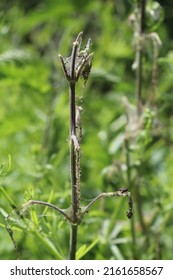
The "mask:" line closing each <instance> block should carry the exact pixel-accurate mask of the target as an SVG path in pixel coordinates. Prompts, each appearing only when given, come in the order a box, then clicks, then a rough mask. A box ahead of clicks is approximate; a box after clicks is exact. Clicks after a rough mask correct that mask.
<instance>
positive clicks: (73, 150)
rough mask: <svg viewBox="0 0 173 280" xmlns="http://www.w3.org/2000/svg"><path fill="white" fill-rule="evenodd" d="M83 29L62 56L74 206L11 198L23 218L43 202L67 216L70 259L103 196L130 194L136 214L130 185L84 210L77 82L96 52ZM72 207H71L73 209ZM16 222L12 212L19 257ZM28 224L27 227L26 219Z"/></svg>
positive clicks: (130, 211)
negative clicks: (86, 218) (80, 229)
mask: <svg viewBox="0 0 173 280" xmlns="http://www.w3.org/2000/svg"><path fill="white" fill-rule="evenodd" d="M82 34H83V33H82V32H80V33H79V35H78V36H77V38H76V40H75V42H74V43H73V46H72V53H71V56H70V57H68V58H63V57H62V56H61V55H59V57H60V60H61V63H62V68H63V70H64V74H65V76H66V79H67V81H68V84H69V99H70V141H69V142H70V178H71V206H70V207H69V208H68V209H61V208H59V207H57V206H55V205H54V204H51V203H48V202H44V201H39V200H29V201H28V202H26V203H25V204H23V205H22V206H21V207H20V208H19V209H18V208H16V206H15V205H14V204H13V203H12V201H11V200H10V199H9V198H8V200H9V202H10V204H11V207H12V208H15V210H14V211H15V213H16V214H17V216H18V217H19V218H23V214H24V212H25V211H26V210H27V209H28V208H30V207H31V206H32V205H42V206H46V207H49V208H52V209H54V210H55V211H57V212H58V213H60V214H61V215H63V216H64V218H65V219H66V220H67V221H68V222H69V223H70V224H71V233H70V249H69V259H71V260H74V259H76V248H77V234H78V226H79V224H80V222H81V219H82V218H83V217H84V216H85V214H86V213H88V211H89V209H90V208H91V206H92V205H93V204H94V203H95V202H96V201H97V200H99V199H100V198H106V197H113V196H121V197H128V206H129V207H128V210H127V212H126V215H127V217H128V218H129V219H131V217H132V215H133V201H132V197H131V193H130V192H129V191H128V188H124V187H122V188H120V189H119V190H118V191H116V192H108V193H105V192H104V193H101V194H99V195H98V196H96V197H95V198H94V199H93V200H92V201H91V202H90V203H89V204H88V205H87V206H86V207H84V208H83V209H81V207H80V197H81V194H80V176H81V169H80V157H81V148H80V142H81V139H82V127H81V112H82V107H81V106H77V105H76V83H77V82H78V79H79V78H80V77H81V78H83V80H84V86H85V84H86V82H87V80H88V77H89V74H90V70H91V66H92V58H93V53H90V46H91V39H89V40H88V42H87V45H86V48H85V49H84V50H82V51H81V50H80V47H81V43H82ZM69 209H70V210H69ZM10 220H11V221H13V222H16V220H15V219H13V217H12V215H9V216H8V217H7V219H6V228H7V231H8V233H9V235H10V237H11V239H12V242H13V244H14V247H15V249H16V253H17V257H18V255H19V251H18V248H17V244H16V242H15V239H14V236H13V231H12V229H11V227H10V226H9V221H10ZM23 221H24V227H25V219H23Z"/></svg>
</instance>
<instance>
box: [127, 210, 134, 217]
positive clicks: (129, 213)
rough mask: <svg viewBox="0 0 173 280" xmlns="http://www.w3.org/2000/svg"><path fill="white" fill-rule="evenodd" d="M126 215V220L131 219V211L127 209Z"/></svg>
mask: <svg viewBox="0 0 173 280" xmlns="http://www.w3.org/2000/svg"><path fill="white" fill-rule="evenodd" d="M126 215H127V218H128V219H131V218H132V216H133V212H132V209H129V210H128V211H127V212H126Z"/></svg>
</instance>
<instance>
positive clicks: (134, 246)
mask: <svg viewBox="0 0 173 280" xmlns="http://www.w3.org/2000/svg"><path fill="white" fill-rule="evenodd" d="M124 144H125V155H126V165H127V186H128V188H129V189H130V190H131V189H132V187H133V186H132V179H131V160H130V152H129V150H130V149H129V139H128V138H126V139H125V140H124ZM131 233H132V252H133V258H134V259H138V252H137V243H136V231H135V224H134V219H131Z"/></svg>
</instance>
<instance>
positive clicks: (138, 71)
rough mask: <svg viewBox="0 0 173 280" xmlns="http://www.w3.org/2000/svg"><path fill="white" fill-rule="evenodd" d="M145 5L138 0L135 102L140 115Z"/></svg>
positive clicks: (142, 0)
mask: <svg viewBox="0 0 173 280" xmlns="http://www.w3.org/2000/svg"><path fill="white" fill-rule="evenodd" d="M145 6H146V0H139V11H140V12H139V30H138V35H137V36H138V37H137V46H136V65H137V67H136V102H137V114H138V115H139V116H140V115H141V112H142V70H143V69H142V56H143V53H142V45H143V35H144V23H145Z"/></svg>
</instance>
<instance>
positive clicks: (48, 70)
mask: <svg viewBox="0 0 173 280" xmlns="http://www.w3.org/2000/svg"><path fill="white" fill-rule="evenodd" d="M159 2H160V3H161V4H162V5H163V6H160V5H159ZM166 2H167V3H165V1H158V2H153V1H149V6H148V10H147V13H148V14H147V16H148V24H147V26H146V30H147V31H146V32H151V31H155V32H157V33H158V35H159V37H160V39H161V41H162V46H161V48H160V53H159V59H158V76H159V84H158V88H157V91H156V96H155V107H156V112H155V114H154V115H153V112H151V111H150V110H149V111H147V110H146V111H145V115H144V119H145V129H144V131H140V133H139V134H138V137H137V140H136V142H135V143H134V145H131V146H130V147H129V153H130V157H131V162H132V164H133V167H132V168H131V169H132V172H131V176H132V183H133V182H134V180H135V178H136V176H137V175H136V174H138V175H140V178H139V179H140V193H141V198H142V206H143V214H142V215H143V219H144V222H145V225H146V231H145V233H144V231H143V230H142V228H141V224H140V221H139V216H138V211H137V209H136V208H137V207H136V204H135V200H136V197H135V192H134V193H133V188H132V189H131V190H130V191H131V192H132V195H133V196H134V208H135V212H134V225H135V231H136V238H137V240H136V250H137V257H138V258H139V259H159V258H160V259H172V257H173V242H172V236H173V228H172V223H173V217H172V208H173V201H172V197H173V189H172V185H173V176H172V174H173V168H172V166H173V156H172V149H173V133H172V131H173V110H172V104H173V97H172V91H173V85H172V75H173V40H172V39H173V38H172V29H171V30H170V27H169V22H170V20H172V18H173V14H172V11H171V9H170V7H172V3H171V1H166ZM136 3H137V1H126V0H123V1H121V0H116V1H113V0H107V1H106V0H105V1H104V0H102V1H101V0H100V1H99V0H94V1H93V0H88V1H84V0H63V1H62V0H39V1H36V0H30V1H29V0H27V1H22V0H18V1H17V0H16V1H15V0H10V1H5V0H3V1H1V3H0V18H1V20H0V41H1V44H0V155H1V157H0V176H1V177H0V185H1V186H2V187H3V190H4V191H5V194H8V197H7V196H5V195H4V192H3V191H1V192H0V248H1V250H0V259H15V258H16V255H15V250H14V246H13V243H12V242H11V240H10V237H9V235H8V233H7V231H6V228H5V218H6V217H7V216H8V214H9V213H11V223H12V225H13V230H14V238H15V240H16V242H17V244H18V247H19V251H20V253H21V258H22V259H65V258H67V255H68V246H69V244H68V242H69V225H68V224H67V223H66V221H64V219H62V217H60V216H59V215H57V213H56V212H53V210H50V209H48V208H46V207H41V206H34V207H32V208H31V210H30V211H29V210H28V209H27V210H26V212H25V213H24V215H26V216H27V217H28V219H27V220H28V222H27V223H26V222H24V221H22V219H21V218H20V217H18V215H17V214H16V213H15V211H14V210H12V208H11V206H10V205H11V203H10V202H11V201H13V202H14V204H15V205H16V206H17V207H20V206H21V205H22V204H23V203H24V202H26V201H27V200H28V199H38V200H44V201H49V202H51V203H54V204H56V205H58V206H59V207H60V208H67V207H68V206H69V204H70V194H71V191H70V179H69V145H68V135H69V103H68V85H67V83H66V81H65V78H64V76H63V73H62V69H61V66H60V62H59V61H58V54H59V53H61V54H62V55H65V56H68V55H70V53H69V51H70V47H71V43H72V42H73V40H74V38H75V37H76V35H77V34H78V32H80V31H81V30H83V31H84V40H85V38H86V41H87V39H88V38H89V37H90V38H92V41H93V45H92V49H93V50H94V61H93V68H92V71H91V76H90V78H89V80H88V83H87V87H86V89H85V90H84V96H83V104H82V106H83V109H84V110H83V113H82V126H83V140H82V144H81V147H82V159H81V160H82V175H81V180H82V182H81V188H82V189H81V191H82V204H83V205H86V204H87V203H88V202H89V200H90V199H92V198H93V197H94V196H96V195H97V194H99V193H100V192H102V191H115V190H116V189H117V188H118V187H121V186H122V185H127V163H126V153H125V150H124V137H125V135H126V122H127V121H126V113H125V106H124V97H126V98H128V100H129V101H128V102H129V104H131V106H132V107H133V106H135V102H136V101H135V73H134V71H133V69H132V65H133V63H134V60H135V51H134V35H133V30H132V27H131V23H130V21H129V16H130V15H131V13H132V12H134V10H135V7H136ZM168 10H169V14H167V11H168ZM153 14H154V19H153V18H152V15H153ZM143 63H144V70H145V72H144V88H143V96H144V99H145V101H146V102H147V100H150V96H151V72H152V66H153V48H152V44H150V43H148V44H147V46H146V48H145V54H144V61H143ZM81 91H82V86H80V84H79V88H78V96H79V97H80V95H81ZM153 122H156V125H155V127H156V129H155V131H154V133H153V132H151V127H152V124H153ZM9 167H10V168H9ZM9 169H10V170H9ZM136 170H138V171H136ZM7 198H8V199H7ZM126 209H127V201H126V199H123V198H109V199H106V200H105V201H101V202H100V203H99V202H97V204H96V205H95V206H94V207H93V208H92V209H91V211H90V212H89V213H88V215H86V217H85V219H84V221H83V222H82V224H81V225H80V227H79V240H78V249H79V250H78V253H77V257H78V258H84V259H133V258H134V253H133V246H134V244H133V242H132V232H131V224H130V222H129V221H128V220H127V218H126V215H125V212H126ZM146 236H147V238H146ZM146 239H147V240H148V242H149V243H148V246H146Z"/></svg>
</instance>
